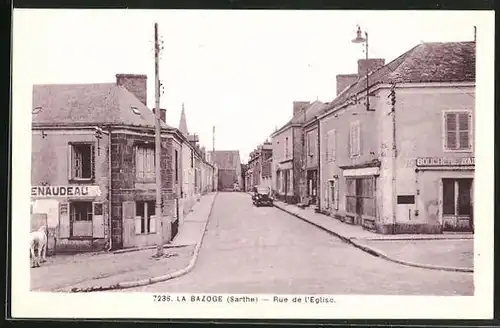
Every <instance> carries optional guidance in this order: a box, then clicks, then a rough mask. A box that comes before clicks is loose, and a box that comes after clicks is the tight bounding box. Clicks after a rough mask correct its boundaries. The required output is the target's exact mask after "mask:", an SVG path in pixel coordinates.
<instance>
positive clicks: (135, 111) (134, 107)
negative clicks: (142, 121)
mask: <svg viewBox="0 0 500 328" xmlns="http://www.w3.org/2000/svg"><path fill="white" fill-rule="evenodd" d="M130 109H132V111H133V112H134V114H137V115H139V114H140V113H141V112H140V111H139V108H137V106H132V105H131V106H130Z"/></svg>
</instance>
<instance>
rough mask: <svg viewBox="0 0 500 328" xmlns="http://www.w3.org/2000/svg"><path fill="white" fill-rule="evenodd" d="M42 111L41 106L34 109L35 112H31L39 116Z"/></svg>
mask: <svg viewBox="0 0 500 328" xmlns="http://www.w3.org/2000/svg"><path fill="white" fill-rule="evenodd" d="M41 111H42V107H40V106H37V107H35V108H33V110H32V111H31V112H32V113H33V114H38V113H40V112H41Z"/></svg>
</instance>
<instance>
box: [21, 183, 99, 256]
mask: <svg viewBox="0 0 500 328" xmlns="http://www.w3.org/2000/svg"><path fill="white" fill-rule="evenodd" d="M31 199H32V221H33V220H40V218H45V219H46V224H47V228H48V239H49V249H48V253H52V254H56V253H62V252H79V251H98V250H102V249H104V247H105V244H106V234H107V229H106V224H107V222H108V220H107V219H108V214H107V201H106V200H105V199H103V197H102V196H101V189H100V187H99V186H98V185H65V186H51V185H44V186H32V188H31ZM32 227H33V223H32Z"/></svg>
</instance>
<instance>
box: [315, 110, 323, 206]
mask: <svg viewBox="0 0 500 328" xmlns="http://www.w3.org/2000/svg"><path fill="white" fill-rule="evenodd" d="M314 119H315V120H316V123H317V125H318V136H317V140H318V141H317V144H318V146H317V152H316V157H317V161H318V171H317V172H318V173H317V174H316V175H317V176H316V199H317V201H318V212H321V189H322V188H321V178H320V175H321V160H320V142H321V141H320V140H321V138H320V131H319V119H318V116H316V117H315V118H314Z"/></svg>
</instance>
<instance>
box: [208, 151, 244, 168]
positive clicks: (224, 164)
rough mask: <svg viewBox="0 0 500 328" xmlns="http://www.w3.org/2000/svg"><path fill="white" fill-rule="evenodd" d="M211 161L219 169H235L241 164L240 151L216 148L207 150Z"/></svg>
mask: <svg viewBox="0 0 500 328" xmlns="http://www.w3.org/2000/svg"><path fill="white" fill-rule="evenodd" d="M208 153H209V154H210V157H211V159H212V163H214V164H215V165H217V167H218V168H219V169H236V168H237V167H238V166H240V165H241V162H240V152H239V151H238V150H216V151H209V152H208Z"/></svg>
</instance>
